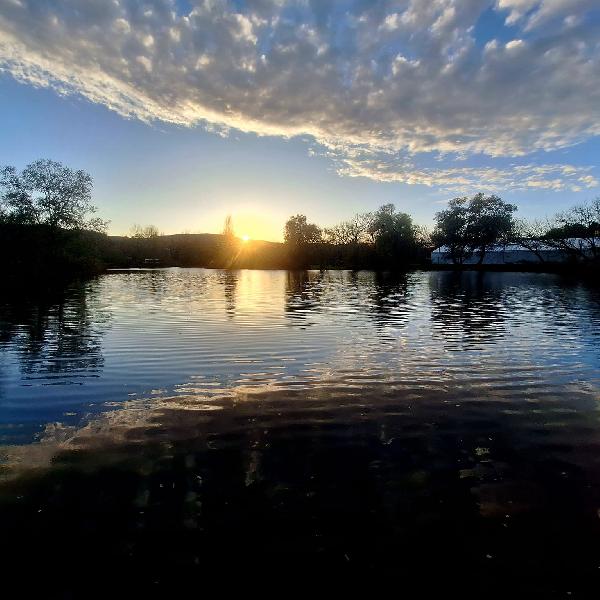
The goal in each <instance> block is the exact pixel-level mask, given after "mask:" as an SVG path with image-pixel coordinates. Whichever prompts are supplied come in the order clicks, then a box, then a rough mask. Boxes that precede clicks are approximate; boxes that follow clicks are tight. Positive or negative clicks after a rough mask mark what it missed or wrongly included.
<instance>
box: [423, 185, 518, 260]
mask: <svg viewBox="0 0 600 600" xmlns="http://www.w3.org/2000/svg"><path fill="white" fill-rule="evenodd" d="M516 210H517V207H516V206H515V205H514V204H508V203H507V202H504V201H503V200H502V199H501V198H500V197H498V196H494V195H491V196H485V195H484V194H482V193H479V194H476V195H475V196H473V197H472V198H468V197H462V198H454V199H452V200H450V202H449V204H448V208H447V209H446V210H442V211H440V212H438V213H437V214H436V215H435V220H436V227H435V230H434V233H433V239H434V241H435V242H436V243H437V244H438V245H440V246H447V247H448V250H449V254H450V257H451V259H452V262H454V263H458V264H462V263H463V261H464V260H465V259H467V258H469V257H470V256H472V255H473V253H474V252H477V253H478V255H479V260H478V263H479V264H481V263H483V260H484V258H485V255H486V252H487V251H488V250H489V249H490V248H493V247H494V246H495V245H496V244H498V243H499V242H501V241H506V240H508V239H510V238H511V236H512V234H513V230H514V226H515V224H514V220H513V216H512V213H513V212H514V211H516Z"/></svg>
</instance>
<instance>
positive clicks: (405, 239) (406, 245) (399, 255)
mask: <svg viewBox="0 0 600 600" xmlns="http://www.w3.org/2000/svg"><path fill="white" fill-rule="evenodd" d="M369 233H370V235H371V237H372V239H373V241H374V243H375V248H376V250H377V253H378V254H379V255H380V256H382V257H384V258H386V259H402V260H407V259H409V258H414V257H415V256H416V250H417V228H416V226H415V225H414V223H413V221H412V218H411V217H410V215H408V214H407V213H403V212H396V208H395V207H394V205H393V204H384V205H383V206H381V207H380V208H379V209H377V210H376V211H375V212H374V213H373V215H372V218H371V222H370V225H369Z"/></svg>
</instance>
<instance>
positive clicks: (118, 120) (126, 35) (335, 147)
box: [0, 0, 600, 240]
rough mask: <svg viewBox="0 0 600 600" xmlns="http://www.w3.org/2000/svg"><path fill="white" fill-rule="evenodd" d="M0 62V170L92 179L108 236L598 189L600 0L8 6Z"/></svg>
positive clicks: (112, 0)
mask: <svg viewBox="0 0 600 600" xmlns="http://www.w3.org/2000/svg"><path fill="white" fill-rule="evenodd" d="M0 70H1V71H2V74H1V75H0V163H1V164H14V165H15V166H17V167H20V168H21V167H23V166H25V164H27V163H28V162H31V161H32V160H35V159H37V158H40V157H49V158H54V159H57V160H60V161H62V162H65V163H66V164H69V165H71V166H74V167H77V168H84V169H86V170H87V171H89V172H90V173H91V174H92V176H93V177H94V181H95V195H94V198H95V202H96V204H97V205H98V206H99V208H100V210H101V214H102V215H103V216H105V217H106V218H108V219H110V220H111V233H125V232H126V231H127V230H128V229H129V227H130V226H131V225H132V224H133V223H140V224H143V225H145V224H148V223H154V224H156V225H157V226H158V227H159V229H161V230H162V231H164V232H165V233H173V232H178V231H219V230H220V228H221V226H222V223H223V219H224V217H225V215H226V214H227V213H231V214H233V216H234V223H235V227H236V231H237V233H238V234H239V235H249V236H250V237H252V238H263V239H273V240H276V239H280V237H281V229H282V226H283V223H284V221H285V219H286V218H287V216H289V215H290V214H295V213H298V212H301V213H305V214H306V215H307V216H308V218H309V219H310V220H312V221H315V222H318V223H319V224H322V225H331V224H333V223H334V222H336V221H338V220H341V219H344V218H348V217H350V216H351V215H352V214H354V213H355V212H359V211H365V210H373V209H374V208H376V207H377V206H378V205H380V204H383V203H388V202H393V203H394V204H396V206H397V207H398V209H399V210H404V211H407V212H409V213H411V214H412V215H413V216H414V217H415V219H416V220H417V221H419V222H421V223H424V224H430V223H431V221H432V217H433V215H434V213H435V211H437V210H439V209H440V208H441V207H443V205H444V203H445V201H447V200H448V199H449V198H451V197H453V196H456V195H463V194H470V193H473V192H475V191H480V190H482V191H487V192H495V193H498V194H500V195H501V196H503V197H504V198H505V199H507V200H510V201H511V202H514V203H516V204H517V205H518V206H519V215H520V216H524V217H536V216H544V215H546V214H551V213H552V212H555V211H557V210H561V209H564V208H566V207H567V206H569V205H571V204H573V203H576V202H580V201H583V200H585V199H588V198H592V197H594V196H596V195H598V194H599V193H600V184H599V179H600V168H599V164H598V163H599V161H598V158H599V157H600V7H599V6H598V2H597V0H431V1H429V2H422V1H420V0H377V1H374V0H369V1H367V0H331V1H327V0H318V1H317V0H145V1H143V2H138V1H133V0H88V1H87V2H85V3H82V2H80V1H77V0H55V1H53V2H51V3H48V2H39V1H36V0H4V1H3V2H1V3H0Z"/></svg>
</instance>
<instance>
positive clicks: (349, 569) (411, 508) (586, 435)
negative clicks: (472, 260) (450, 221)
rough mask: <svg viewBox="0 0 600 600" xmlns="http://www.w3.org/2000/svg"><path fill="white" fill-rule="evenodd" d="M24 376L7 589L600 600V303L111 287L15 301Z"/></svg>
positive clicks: (11, 456)
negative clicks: (241, 585) (297, 589)
mask: <svg viewBox="0 0 600 600" xmlns="http://www.w3.org/2000/svg"><path fill="white" fill-rule="evenodd" d="M0 361H1V362H0V444H2V448H0V454H1V456H2V462H1V463H0V527H1V531H2V534H3V544H2V545H3V549H2V553H3V557H2V562H1V563H0V565H1V566H3V567H4V570H5V574H4V576H3V580H4V581H6V582H7V583H6V585H8V582H9V581H10V580H11V578H15V580H16V581H17V582H18V584H19V585H21V586H25V587H27V586H28V585H33V586H36V587H40V588H43V589H44V592H45V593H46V594H47V595H50V596H57V597H90V596H93V595H94V594H98V595H103V594H104V595H105V594H106V593H109V592H107V591H106V590H114V589H115V588H114V586H116V585H117V582H119V583H118V586H120V587H118V589H119V590H121V591H122V592H125V591H127V592H128V593H129V595H130V596H131V595H132V594H133V595H134V596H136V597H137V595H138V594H139V595H140V596H143V595H147V594H156V595H160V596H165V595H166V596H167V597H169V594H175V593H177V596H179V595H181V594H183V593H184V592H185V594H186V595H190V593H193V594H197V592H198V590H199V589H200V588H202V586H204V585H205V584H206V583H207V582H208V581H210V580H215V579H218V578H222V579H221V580H220V581H221V582H222V583H228V582H230V580H232V579H233V580H235V579H236V578H244V579H243V581H256V580H259V581H263V582H272V581H273V580H274V579H275V578H276V577H279V576H283V577H285V578H286V581H287V582H288V583H289V582H294V583H295V584H301V583H303V582H306V581H310V580H315V579H316V578H317V577H321V578H323V577H324V578H326V579H328V580H329V581H332V582H336V583H337V584H340V585H341V584H342V583H344V584H345V583H349V582H354V581H355V580H358V579H360V580H365V579H366V580H368V581H370V582H371V583H373V582H374V581H377V582H382V581H393V582H394V583H395V585H396V588H395V589H396V592H397V594H398V595H401V596H402V595H403V594H404V595H405V596H406V597H409V598H413V597H416V596H415V594H416V593H425V590H429V589H431V588H439V589H441V590H442V591H443V592H444V593H450V591H456V592H458V593H460V594H462V595H463V596H466V595H474V596H476V597H496V596H500V597H506V596H507V595H512V597H514V595H515V594H519V593H525V594H527V597H541V598H547V597H586V598H587V597H594V598H595V597H597V594H598V589H599V588H598V585H599V584H600V422H599V416H600V413H599V412H598V407H599V401H600V290H599V289H598V288H594V287H592V286H590V285H584V284H581V283H576V282H570V281H567V280H565V279H561V278H559V277H558V276H554V275H542V274H525V273H513V274H511V273H485V274H484V273H464V274H454V273H448V272H434V273H413V274H409V275H406V276H392V275H381V274H374V273H370V272H360V273H350V272H324V273H323V272H316V271H314V272H270V271H239V272H225V271H209V270H191V269H190V270H182V269H173V270H166V271H153V272H146V273H133V274H123V273H121V274H111V275H106V276H104V277H102V278H100V279H99V280H96V281H93V282H91V283H88V284H86V285H83V286H75V287H73V288H70V289H69V290H65V291H64V293H61V294H58V295H56V296H55V297H50V298H46V299H44V301H40V300H39V299H37V300H35V301H34V300H32V299H23V298H19V299H15V298H10V299H8V298H7V299H4V300H2V299H0ZM32 571H34V572H36V573H37V574H38V577H35V578H31V577H28V576H27V573H31V572H32ZM90 582H93V585H91V586H90ZM111 593H112V592H111Z"/></svg>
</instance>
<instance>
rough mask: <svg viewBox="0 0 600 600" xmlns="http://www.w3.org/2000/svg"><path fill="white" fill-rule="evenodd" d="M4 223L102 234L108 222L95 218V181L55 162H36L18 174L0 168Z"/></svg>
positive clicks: (14, 170) (15, 171)
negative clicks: (39, 225)
mask: <svg viewBox="0 0 600 600" xmlns="http://www.w3.org/2000/svg"><path fill="white" fill-rule="evenodd" d="M0 189H1V190H2V193H1V195H0V199H1V204H2V213H3V218H4V220H9V221H12V222H15V223H18V224H22V225H35V224H45V225H49V226H50V227H52V228H53V229H58V228H62V229H91V230H95V231H102V230H104V229H106V225H107V223H106V222H105V221H102V220H101V219H98V218H92V217H91V215H93V214H94V213H95V212H96V207H95V206H93V205H92V203H91V197H92V178H91V176H90V175H89V174H88V173H86V172H85V171H81V170H73V169H70V168H69V167H65V166H64V165H62V164H61V163H59V162H55V161H52V160H37V161H35V162H33V163H31V164H30V165H28V166H27V167H25V169H23V171H22V172H21V173H20V174H19V173H18V172H17V170H16V169H15V168H14V167H9V166H5V167H2V168H1V169H0Z"/></svg>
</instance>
